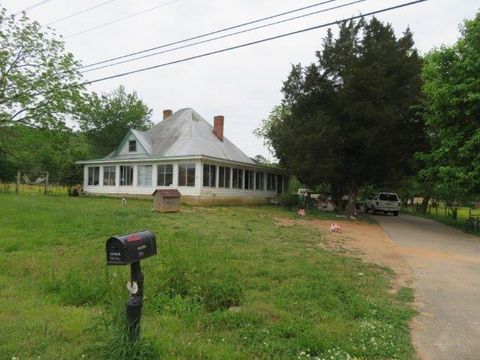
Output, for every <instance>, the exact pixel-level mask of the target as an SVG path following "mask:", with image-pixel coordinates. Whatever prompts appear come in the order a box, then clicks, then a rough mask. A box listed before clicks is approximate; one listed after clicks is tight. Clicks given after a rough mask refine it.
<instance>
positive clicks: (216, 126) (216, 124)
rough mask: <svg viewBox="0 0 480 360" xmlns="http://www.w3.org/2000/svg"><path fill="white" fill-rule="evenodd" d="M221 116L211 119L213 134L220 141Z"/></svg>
mask: <svg viewBox="0 0 480 360" xmlns="http://www.w3.org/2000/svg"><path fill="white" fill-rule="evenodd" d="M223 122H224V118H223V115H217V116H214V117H213V132H214V133H215V135H216V136H217V138H219V139H220V140H221V141H223Z"/></svg>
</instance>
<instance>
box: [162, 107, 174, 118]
mask: <svg viewBox="0 0 480 360" xmlns="http://www.w3.org/2000/svg"><path fill="white" fill-rule="evenodd" d="M172 114H173V111H172V110H170V109H168V110H163V119H166V118H167V117H169V116H170V115H172Z"/></svg>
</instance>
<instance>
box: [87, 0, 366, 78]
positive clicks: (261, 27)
mask: <svg viewBox="0 0 480 360" xmlns="http://www.w3.org/2000/svg"><path fill="white" fill-rule="evenodd" d="M365 1H367V0H355V1H351V2H349V3H345V4H341V5H337V6H333V7H330V8H326V9H321V10H317V11H314V12H310V13H307V14H302V15H298V16H294V17H291V18H287V19H283V20H279V21H275V22H272V23H268V24H264V25H260V26H255V27H253V28H248V29H244V30H240V31H236V32H233V33H229V34H226V35H221V36H216V37H213V38H209V39H206V40H202V41H197V42H194V43H190V44H187V45H182V46H177V47H174V48H171V49H167V50H163V51H158V52H154V53H149V54H146V55H142V56H138V57H135V58H132V59H126V60H122V61H117V62H114V63H107V64H105V65H102V66H98V67H94V68H87V69H86V70H83V71H80V73H82V74H84V73H87V72H91V71H95V70H100V69H104V68H108V67H112V66H116V65H120V64H125V63H128V62H132V61H137V60H140V59H144V58H148V57H152V56H156V55H160V54H165V53H168V52H172V51H176V50H180V49H185V48H188V47H191V46H195V45H199V44H204V43H208V42H211V41H215V40H219V39H224V38H228V37H231V36H234V35H239V34H244V33H247V32H250V31H254V30H258V29H263V28H266V27H269V26H273V25H278V24H282V23H285V22H289V21H293V20H298V19H301V18H304V17H308V16H312V15H317V14H320V13H324V12H327V11H332V10H336V9H340V8H343V7H346V6H350V5H354V4H357V3H361V2H365Z"/></svg>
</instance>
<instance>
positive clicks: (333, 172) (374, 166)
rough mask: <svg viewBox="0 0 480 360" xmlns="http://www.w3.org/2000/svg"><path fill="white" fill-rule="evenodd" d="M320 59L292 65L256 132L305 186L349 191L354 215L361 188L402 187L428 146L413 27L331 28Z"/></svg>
mask: <svg viewBox="0 0 480 360" xmlns="http://www.w3.org/2000/svg"><path fill="white" fill-rule="evenodd" d="M316 56H317V62H316V63H313V64H311V65H309V66H307V67H302V66H301V65H300V64H298V65H295V66H293V67H292V70H291V72H290V75H289V76H288V78H287V80H286V81H285V82H284V85H283V89H282V91H283V94H284V99H283V103H282V105H281V106H279V107H277V108H275V109H274V111H273V112H272V113H271V115H270V117H269V118H268V119H267V120H266V121H264V122H263V125H262V127H261V128H260V130H259V131H258V133H259V134H260V135H262V136H264V137H265V139H266V141H267V144H268V145H270V147H271V148H272V149H273V151H274V154H275V156H276V157H277V158H278V159H279V160H280V162H281V164H283V166H285V167H286V168H287V169H289V170H290V171H291V172H292V173H293V174H295V175H297V176H298V178H299V180H300V181H301V182H302V183H305V184H307V185H308V186H310V187H314V186H316V185H319V184H322V183H323V184H331V185H332V186H333V188H334V189H337V192H340V191H349V192H350V195H351V196H350V198H351V199H352V201H351V203H350V207H349V210H350V212H353V211H354V209H353V204H354V202H355V201H356V194H357V191H358V189H359V187H360V186H362V185H363V184H365V183H376V184H391V183H394V182H397V181H399V180H400V178H401V177H402V175H403V174H405V173H406V172H408V170H409V164H410V162H411V160H412V157H413V154H414V153H415V151H417V149H418V148H419V146H420V145H421V144H422V142H423V124H422V122H421V121H420V119H419V117H418V116H417V115H416V111H415V106H416V105H417V104H418V102H419V99H420V93H421V77H420V68H421V59H420V57H419V55H418V54H417V51H416V50H415V48H414V43H413V39H412V34H411V32H410V30H409V29H407V30H406V31H405V32H404V34H403V35H402V36H401V37H399V38H397V37H396V35H395V32H394V30H393V29H392V27H391V26H390V25H389V24H383V23H382V22H380V21H379V20H377V19H375V18H373V19H372V20H371V21H369V22H368V21H365V20H361V21H359V22H354V21H348V22H345V23H343V24H342V25H341V26H340V29H339V34H338V37H336V38H335V37H334V35H333V32H332V31H331V30H329V31H328V34H327V36H326V38H325V39H324V41H323V49H322V50H321V51H317V53H316Z"/></svg>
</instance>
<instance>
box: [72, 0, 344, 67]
mask: <svg viewBox="0 0 480 360" xmlns="http://www.w3.org/2000/svg"><path fill="white" fill-rule="evenodd" d="M335 1H338V0H326V1H321V2H318V3H315V4H311V5H308V6H303V7H300V8H297V9H293V10H288V11H284V12H281V13H278V14H274V15H270V16H266V17H262V18H259V19H254V20H250V21H247V22H244V23H241V24H236V25H233V26H228V27H226V28H222V29H218V30H214V31H211V32H207V33H203V34H200V35H196V36H192V37H189V38H186V39H182V40H177V41H173V42H170V43H166V44H161V45H157V46H154V47H150V48H147V49H142V50H139V51H134V52H131V53H128V54H124V55H120V56H116V57H113V58H110V59H105V60H101V61H97V62H94V63H91V64H87V65H83V66H82V67H81V69H83V68H87V67H91V66H96V65H100V64H104V63H107V62H112V61H115V60H120V59H124V58H126V57H131V56H135V55H140V54H144V53H146V52H150V51H153V50H158V49H161V48H165V47H169V46H172V45H178V44H181V43H184V42H187V41H191V40H197V39H200V38H203V37H206V36H210V35H215V34H218V33H222V32H225V31H229V30H234V29H237V28H240V27H244V26H247V25H253V24H256V23H258V22H262V21H266V20H271V19H274V18H277V17H280V16H284V15H289V14H292V13H295V12H299V11H303V10H308V9H311V8H313V7H317V6H320V5H324V4H328V3H331V2H335Z"/></svg>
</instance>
